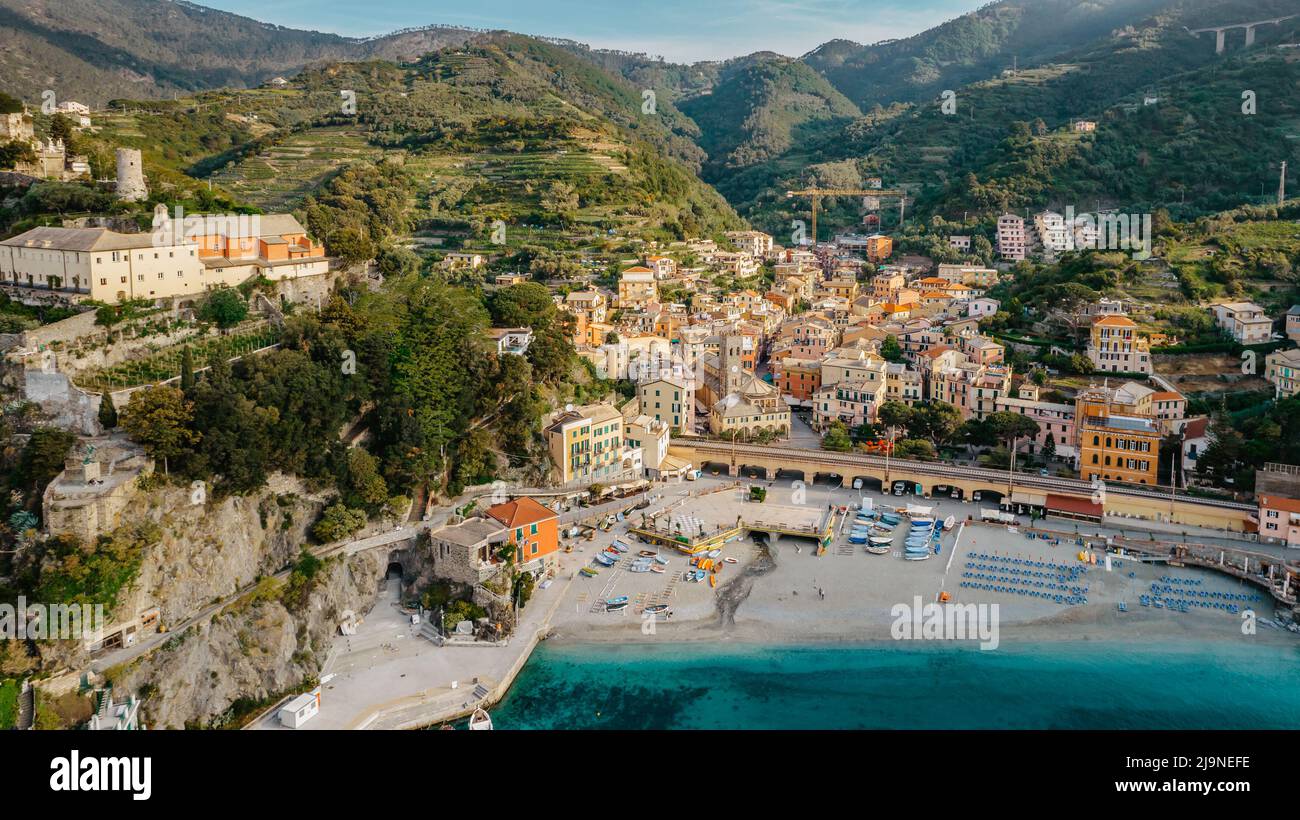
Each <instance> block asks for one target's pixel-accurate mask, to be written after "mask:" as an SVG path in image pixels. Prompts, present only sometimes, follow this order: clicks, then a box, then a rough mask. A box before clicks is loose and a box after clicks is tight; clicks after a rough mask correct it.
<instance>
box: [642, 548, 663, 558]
mask: <svg viewBox="0 0 1300 820" xmlns="http://www.w3.org/2000/svg"><path fill="white" fill-rule="evenodd" d="M658 554H659V553H657V552H655V551H654V550H641V551H640V552H638V553H637V555H639V556H641V557H642V558H654V557H655V556H656V555H658Z"/></svg>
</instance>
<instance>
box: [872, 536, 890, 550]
mask: <svg viewBox="0 0 1300 820" xmlns="http://www.w3.org/2000/svg"><path fill="white" fill-rule="evenodd" d="M867 543H868V544H874V545H876V546H880V547H887V546H889V545H890V544H892V543H894V539H892V538H887V537H885V536H883V535H871V536H868V537H867Z"/></svg>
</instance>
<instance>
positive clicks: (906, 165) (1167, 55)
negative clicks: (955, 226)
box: [727, 0, 1300, 228]
mask: <svg viewBox="0 0 1300 820" xmlns="http://www.w3.org/2000/svg"><path fill="white" fill-rule="evenodd" d="M1281 5H1282V4H1279V3H1275V2H1271V1H1270V0H1256V1H1254V2H1252V1H1251V0H1241V2H1222V3H1214V4H1208V3H1205V2H1186V3H1173V4H1170V5H1169V6H1168V7H1167V8H1166V9H1165V10H1163V11H1161V12H1159V13H1158V14H1154V15H1151V16H1149V17H1147V18H1145V19H1144V20H1142V21H1139V22H1137V23H1135V24H1133V25H1129V26H1126V27H1123V28H1121V29H1118V30H1116V31H1114V32H1111V33H1109V34H1107V35H1106V36H1104V37H1100V38H1097V39H1096V40H1094V41H1093V42H1091V43H1088V44H1087V45H1085V46H1081V47H1078V48H1075V49H1072V50H1069V51H1066V52H1063V53H1061V54H1060V55H1058V57H1057V58H1055V59H1053V60H1052V61H1048V62H1041V63H1037V64H1032V65H1025V63H1023V62H1022V63H1021V64H1020V68H1019V69H1018V70H1017V71H1015V72H1005V73H1002V74H999V75H998V76H996V77H992V78H989V79H986V80H981V81H979V82H975V83H971V84H968V85H965V86H958V87H957V88H955V89H954V97H953V98H952V102H953V103H955V111H954V112H953V113H946V112H945V110H944V108H943V107H942V106H941V102H942V98H940V97H938V96H936V97H934V98H931V99H929V100H926V101H923V102H916V103H894V104H891V105H890V106H888V107H877V108H873V109H872V110H871V111H869V112H868V113H867V114H866V116H864V117H862V118H860V119H858V120H855V121H854V122H852V123H850V124H849V125H848V126H847V127H845V128H843V129H842V130H841V131H839V132H838V133H835V134H833V135H830V136H828V137H826V138H825V139H823V140H821V141H818V142H813V143H810V144H807V145H797V146H795V147H793V148H792V149H791V150H790V151H789V152H787V153H786V154H784V155H781V156H779V157H776V158H774V159H773V160H771V161H769V162H767V163H765V164H763V165H761V166H755V167H753V168H750V169H748V170H747V171H746V172H744V173H743V174H742V175H741V176H740V177H739V178H737V179H734V180H732V181H731V183H730V187H729V188H728V189H727V190H728V193H731V194H732V197H731V199H732V202H733V204H735V205H737V207H738V208H740V209H741V211H742V213H745V214H746V215H747V216H749V217H750V218H751V220H755V221H757V222H758V223H760V224H761V225H767V226H769V227H775V226H779V225H783V224H788V221H789V219H791V218H793V217H797V216H798V212H797V211H796V210H795V208H796V207H806V205H804V204H802V203H797V202H796V203H792V202H790V201H789V200H786V199H785V197H784V193H783V192H784V190H786V189H787V188H790V187H793V186H795V185H798V184H802V183H805V182H808V181H812V180H815V179H816V178H817V169H819V168H824V167H827V166H831V167H839V168H842V169H843V171H842V176H846V177H849V178H852V177H854V176H855V175H856V176H859V177H860V176H865V175H874V176H881V177H883V178H884V179H885V180H886V182H887V183H888V184H890V185H894V186H900V185H901V186H904V187H906V188H907V189H908V190H909V192H910V194H911V195H912V197H913V198H914V202H913V204H912V205H911V206H910V213H911V214H912V215H913V216H916V217H918V218H928V217H930V216H934V215H940V216H944V217H946V218H948V219H957V220H961V219H962V218H963V217H964V216H973V217H974V218H975V219H976V220H979V219H981V218H986V217H988V216H991V215H993V214H995V213H997V212H999V211H1002V210H1006V209H1015V210H1020V211H1024V210H1026V209H1031V208H1040V207H1056V208H1063V207H1065V206H1066V205H1074V206H1075V207H1076V209H1078V210H1084V209H1093V208H1095V207H1097V206H1098V205H1100V206H1101V207H1121V208H1125V209H1130V210H1139V211H1149V210H1152V209H1155V208H1158V207H1166V208H1168V209H1169V210H1170V211H1171V213H1172V214H1173V215H1174V216H1175V218H1180V219H1185V218H1193V217H1195V216H1197V215H1199V214H1203V213H1209V212H1213V211H1218V210H1225V209H1229V208H1232V207H1235V206H1237V205H1240V204H1242V203H1245V202H1258V201H1263V200H1266V199H1267V198H1268V197H1269V196H1270V195H1271V192H1272V191H1274V190H1275V189H1276V186H1277V175H1278V170H1279V165H1280V162H1281V161H1282V160H1288V159H1289V160H1290V161H1291V164H1290V167H1291V168H1294V167H1295V161H1296V159H1297V158H1296V157H1295V149H1294V145H1295V140H1296V136H1295V135H1296V134H1298V133H1300V106H1298V105H1297V101H1296V99H1295V96H1294V94H1293V93H1292V92H1291V91H1289V90H1288V89H1294V88H1295V84H1296V82H1297V80H1298V79H1300V78H1298V76H1297V65H1296V61H1295V57H1296V55H1295V52H1294V50H1292V49H1289V48H1282V47H1280V46H1281V45H1282V44H1285V43H1291V42H1295V41H1296V40H1297V39H1300V27H1298V26H1297V24H1300V18H1296V19H1294V20H1288V21H1285V22H1284V23H1282V24H1281V25H1278V26H1266V27H1261V28H1259V29H1258V30H1257V31H1256V44H1255V46H1254V47H1252V48H1251V49H1244V48H1243V47H1242V45H1241V42H1240V41H1239V40H1238V41H1236V42H1233V43H1232V45H1231V47H1230V48H1229V49H1228V50H1227V51H1225V53H1223V54H1221V55H1216V54H1215V50H1214V41H1213V38H1212V37H1211V36H1202V37H1200V38H1198V37H1196V36H1193V35H1191V34H1190V33H1189V31H1188V29H1189V28H1194V27H1196V26H1199V25H1205V24H1207V23H1222V22H1233V21H1247V20H1257V19H1262V18H1265V17H1269V16H1270V15H1276V14H1277V13H1278V11H1279V9H1280V8H1281ZM1238 34H1240V33H1239V32H1238ZM1246 91H1250V92H1253V95H1254V96H1253V98H1252V99H1254V100H1255V109H1254V111H1255V113H1251V114H1247V113H1243V106H1244V105H1245V104H1246V102H1247V101H1246V100H1245V99H1243V93H1244V92H1246ZM1265 100H1267V102H1264V101H1265ZM1077 119H1084V120H1089V121H1094V122H1096V131H1095V132H1093V133H1077V132H1075V131H1073V129H1072V128H1071V124H1072V122H1073V121H1075V120H1077ZM737 194H738V195H737ZM888 217H889V214H886V215H885V218H886V224H887V225H888ZM860 218H861V212H860V211H859V210H856V209H855V208H854V207H853V206H852V203H839V211H838V213H837V212H836V208H835V204H834V203H832V206H831V209H830V210H829V211H828V213H827V215H826V218H825V221H824V222H823V223H822V224H824V225H826V226H827V227H828V228H831V227H835V226H838V227H841V228H842V227H846V226H849V225H852V224H855V223H857V222H858V221H859V220H860Z"/></svg>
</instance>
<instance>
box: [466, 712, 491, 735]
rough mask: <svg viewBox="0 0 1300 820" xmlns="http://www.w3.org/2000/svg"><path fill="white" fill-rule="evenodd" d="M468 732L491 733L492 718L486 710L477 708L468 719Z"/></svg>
mask: <svg viewBox="0 0 1300 820" xmlns="http://www.w3.org/2000/svg"><path fill="white" fill-rule="evenodd" d="M469 730H470V731H471V732H485V731H486V732H490V731H492V717H491V716H490V715H489V714H488V713H487V710H486V709H483V708H481V707H480V708H478V709H475V710H474V714H472V715H470V718H469Z"/></svg>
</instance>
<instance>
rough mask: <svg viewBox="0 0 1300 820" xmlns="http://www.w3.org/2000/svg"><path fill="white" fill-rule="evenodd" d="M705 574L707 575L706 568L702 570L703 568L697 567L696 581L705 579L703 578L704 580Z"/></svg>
mask: <svg viewBox="0 0 1300 820" xmlns="http://www.w3.org/2000/svg"><path fill="white" fill-rule="evenodd" d="M704 575H705V572H704V570H702V569H697V570H695V580H696V581H703V580H704Z"/></svg>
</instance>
